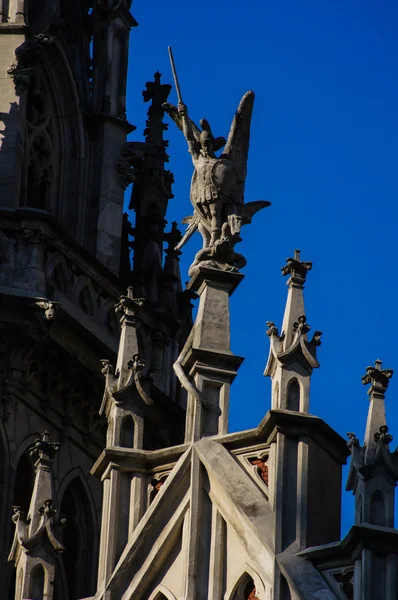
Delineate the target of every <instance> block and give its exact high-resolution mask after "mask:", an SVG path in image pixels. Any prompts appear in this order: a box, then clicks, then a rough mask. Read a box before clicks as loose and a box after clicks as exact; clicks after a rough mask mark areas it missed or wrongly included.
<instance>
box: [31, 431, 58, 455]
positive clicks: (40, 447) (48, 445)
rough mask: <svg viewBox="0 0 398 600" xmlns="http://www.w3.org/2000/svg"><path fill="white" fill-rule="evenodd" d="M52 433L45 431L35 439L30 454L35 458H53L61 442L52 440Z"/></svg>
mask: <svg viewBox="0 0 398 600" xmlns="http://www.w3.org/2000/svg"><path fill="white" fill-rule="evenodd" d="M49 439H50V434H49V433H48V431H45V432H44V433H43V435H42V436H41V438H38V439H37V440H35V441H34V443H33V444H32V446H31V447H30V450H29V454H30V456H32V457H33V458H36V457H38V458H48V459H53V458H54V456H55V454H56V453H57V452H58V450H59V447H60V443H59V442H50V441H49Z"/></svg>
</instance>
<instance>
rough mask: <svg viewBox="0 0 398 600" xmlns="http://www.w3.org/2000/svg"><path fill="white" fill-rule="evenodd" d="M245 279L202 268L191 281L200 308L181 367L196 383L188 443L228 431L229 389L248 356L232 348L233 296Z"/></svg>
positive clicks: (191, 398)
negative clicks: (230, 306) (231, 296)
mask: <svg viewBox="0 0 398 600" xmlns="http://www.w3.org/2000/svg"><path fill="white" fill-rule="evenodd" d="M243 277H244V275H242V274H241V273H238V272H232V271H222V270H219V269H211V268H208V267H202V266H198V267H197V269H196V271H195V274H194V276H193V277H192V279H191V280H190V282H189V283H188V286H187V289H188V290H189V291H193V292H197V293H198V294H199V297H200V300H199V310H198V315H197V317H196V321H195V324H194V326H193V329H192V332H191V334H190V336H189V338H188V341H187V344H186V345H185V348H184V350H183V352H182V354H181V355H180V359H179V360H178V361H177V363H176V365H175V369H176V370H178V368H180V369H182V370H183V372H184V374H185V375H186V376H187V377H188V381H189V380H191V381H193V382H194V385H193V386H192V388H191V391H190V392H189V396H188V407H187V420H186V433H185V440H186V441H196V440H198V439H200V438H201V437H205V436H209V435H217V434H222V433H226V432H227V430H228V411H229V391H230V386H231V383H232V382H233V380H234V379H235V377H236V375H237V371H238V369H239V367H240V365H241V364H242V362H243V358H242V357H240V356H235V354H233V353H232V352H231V348H230V319H229V296H230V295H231V294H232V293H233V292H234V290H235V289H236V288H237V286H238V285H239V283H240V282H241V281H242V279H243Z"/></svg>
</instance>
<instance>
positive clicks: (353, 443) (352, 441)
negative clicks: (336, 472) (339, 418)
mask: <svg viewBox="0 0 398 600" xmlns="http://www.w3.org/2000/svg"><path fill="white" fill-rule="evenodd" d="M347 437H348V438H349V439H348V442H347V446H348V448H350V450H351V448H359V440H358V438H357V436H356V435H355V433H353V432H352V431H349V432H347Z"/></svg>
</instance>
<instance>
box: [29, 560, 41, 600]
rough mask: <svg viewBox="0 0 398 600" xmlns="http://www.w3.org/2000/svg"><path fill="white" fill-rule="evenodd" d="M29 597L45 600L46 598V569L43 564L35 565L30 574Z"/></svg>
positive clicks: (32, 599)
mask: <svg viewBox="0 0 398 600" xmlns="http://www.w3.org/2000/svg"><path fill="white" fill-rule="evenodd" d="M30 578H31V579H30V586H29V598H30V599H31V600H43V598H44V569H43V567H42V565H36V566H35V567H33V569H32V572H31V575H30Z"/></svg>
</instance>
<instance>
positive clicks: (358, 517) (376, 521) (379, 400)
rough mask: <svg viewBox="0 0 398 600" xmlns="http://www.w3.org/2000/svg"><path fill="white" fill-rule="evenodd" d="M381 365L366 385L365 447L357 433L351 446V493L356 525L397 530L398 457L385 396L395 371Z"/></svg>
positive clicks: (367, 377) (371, 369) (365, 380)
mask: <svg viewBox="0 0 398 600" xmlns="http://www.w3.org/2000/svg"><path fill="white" fill-rule="evenodd" d="M381 364H382V363H381V361H380V360H376V362H375V366H374V367H368V368H367V369H366V375H364V376H363V377H362V383H363V384H364V385H367V384H369V383H370V389H369V392H368V394H369V400H370V404H369V412H368V420H367V424H366V431H365V439H364V444H363V446H361V445H360V443H359V440H358V439H357V437H356V436H355V435H354V434H353V433H349V434H347V435H348V437H349V438H350V440H349V442H348V446H349V448H350V450H351V458H352V459H351V467H350V473H349V476H348V481H347V488H346V489H347V490H352V491H353V493H354V495H355V499H356V501H355V524H356V525H362V524H371V525H382V526H383V527H394V499H395V486H396V483H397V481H398V456H397V454H396V453H395V452H394V453H391V452H390V447H389V444H390V443H391V441H392V439H393V438H392V436H391V435H390V434H389V433H388V427H387V425H386V411H385V402H384V395H385V392H386V390H387V388H388V384H389V380H390V379H391V377H392V375H393V371H392V370H391V369H382V368H381Z"/></svg>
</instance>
